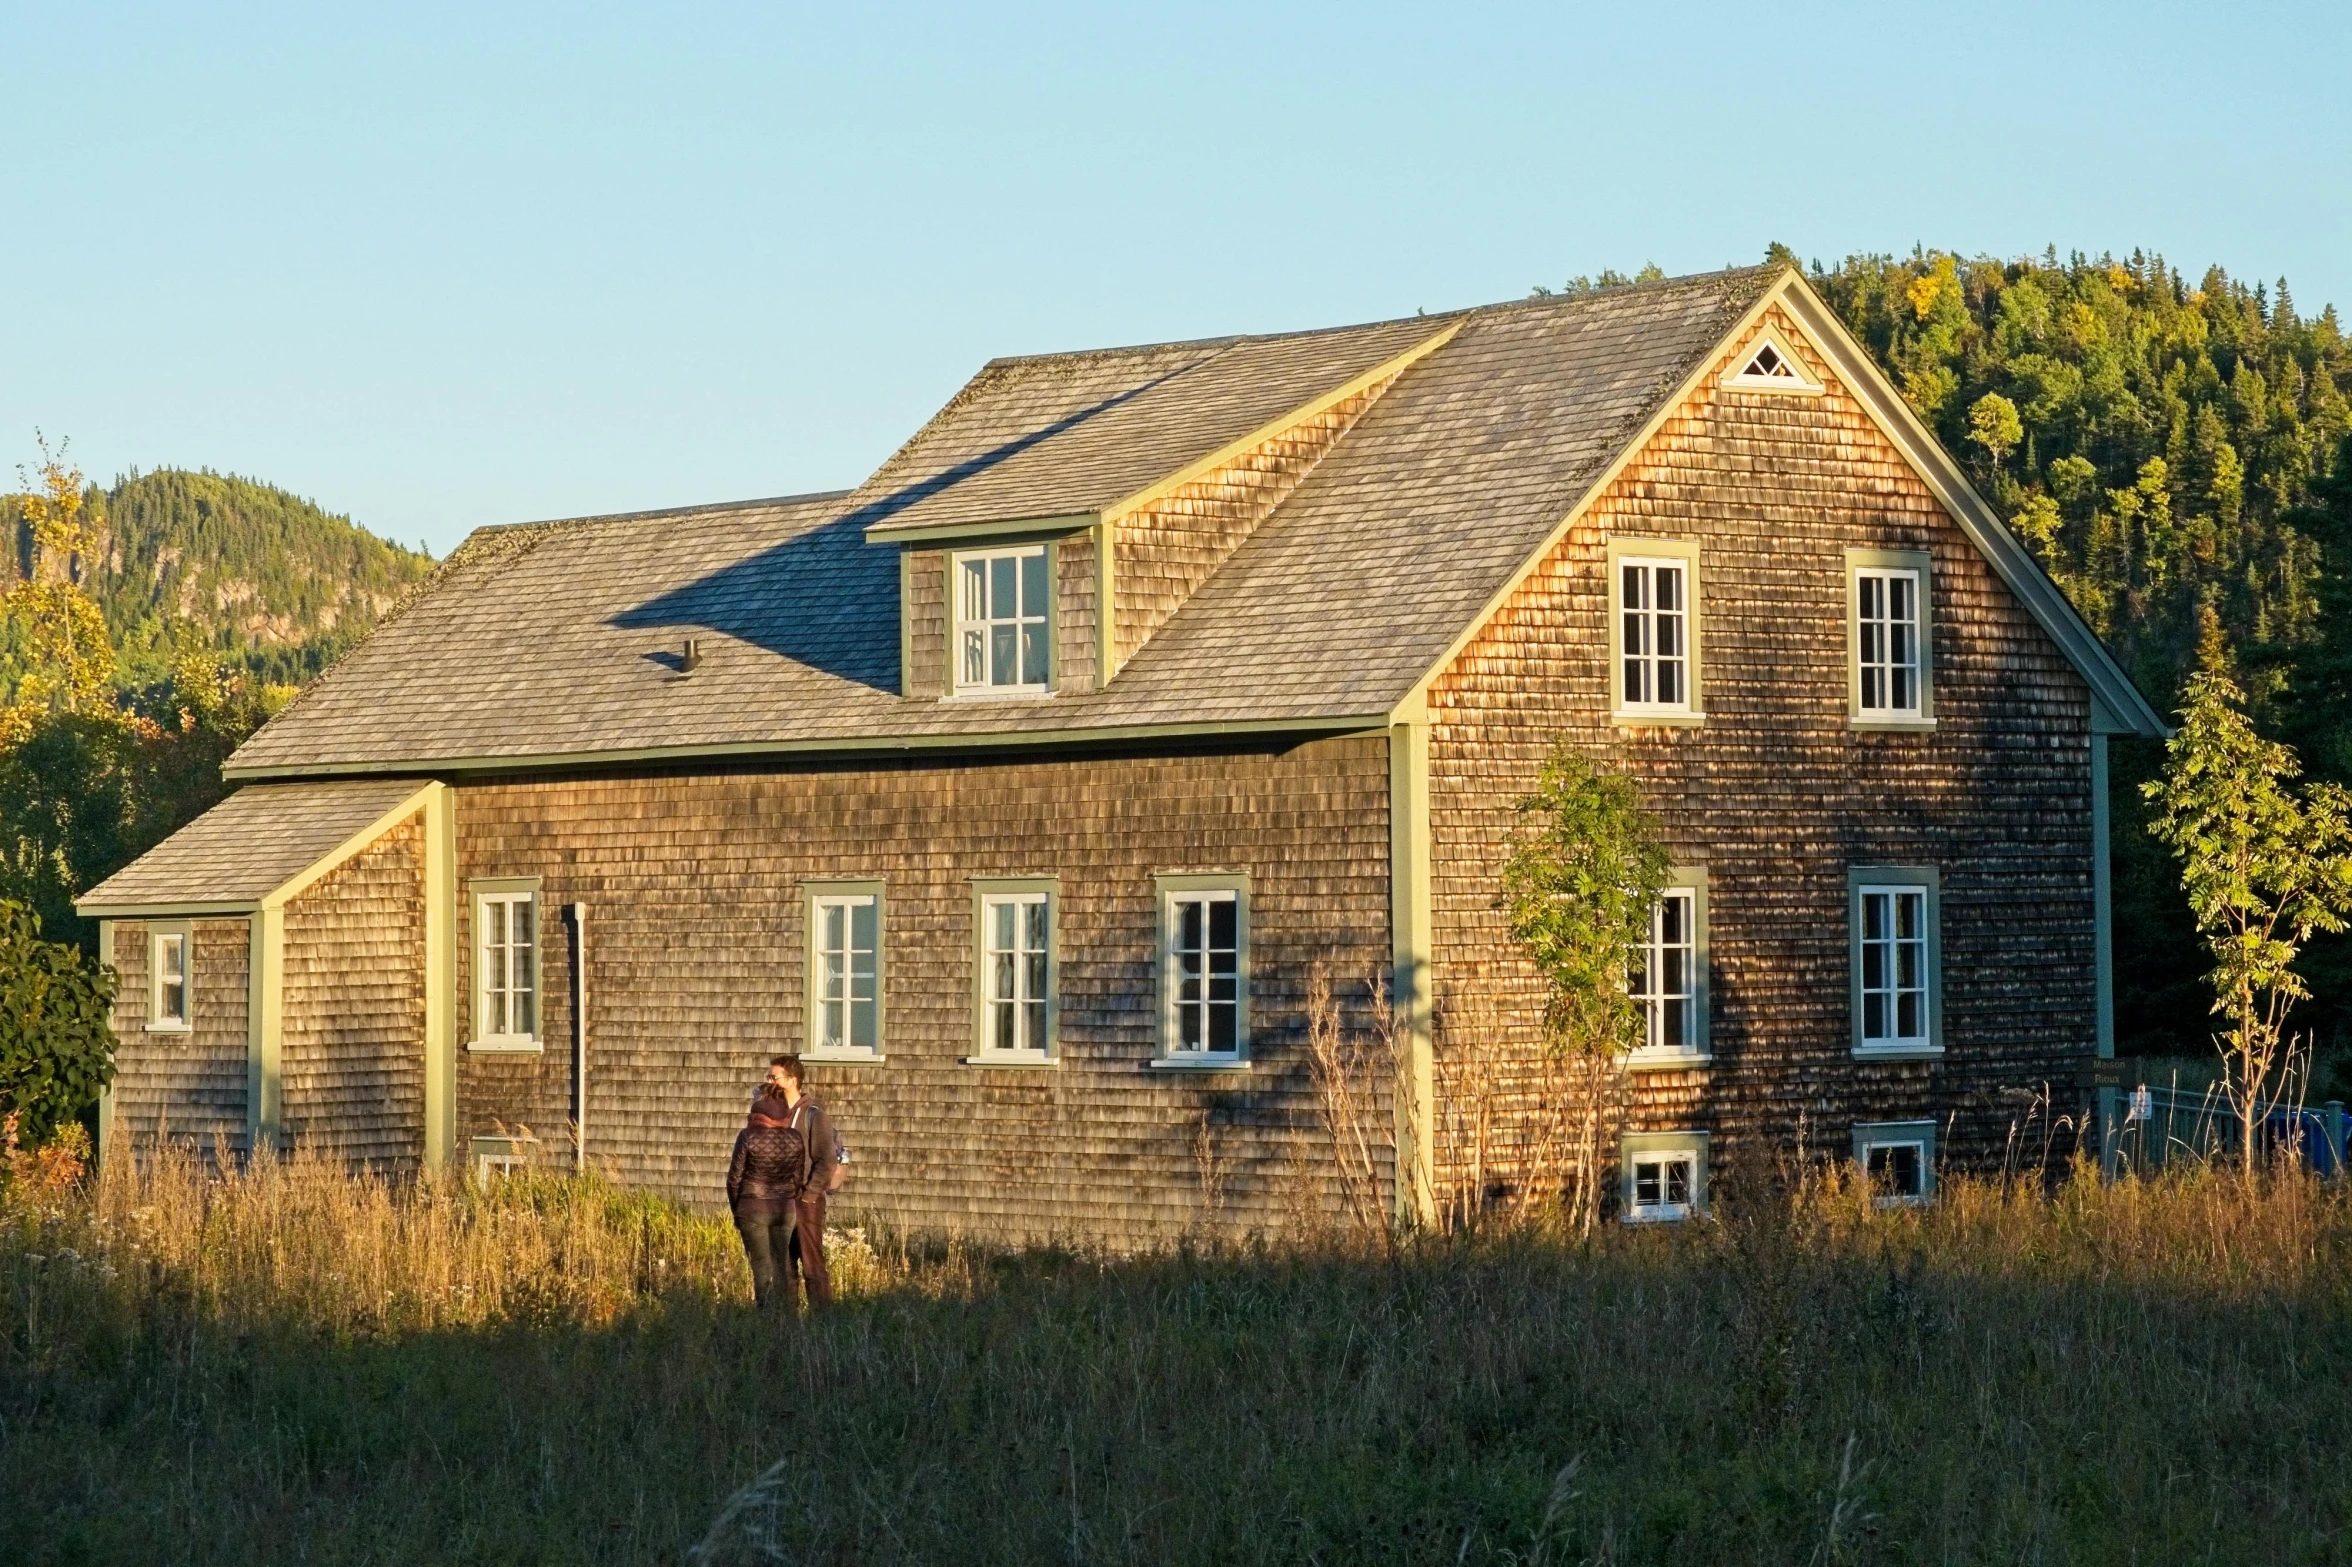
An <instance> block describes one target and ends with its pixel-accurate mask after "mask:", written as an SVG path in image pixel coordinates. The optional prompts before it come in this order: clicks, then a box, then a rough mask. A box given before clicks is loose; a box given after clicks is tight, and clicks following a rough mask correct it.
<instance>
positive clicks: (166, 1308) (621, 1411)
mask: <svg viewBox="0 0 2352 1567" xmlns="http://www.w3.org/2000/svg"><path fill="white" fill-rule="evenodd" d="M2348 1262H2352V1201H2348V1200H2347V1197H2346V1195H2345V1194H2344V1193H2343V1192H2342V1191H2341V1190H2339V1189H2336V1188H2330V1187H2323V1186H2321V1185H2319V1184H2317V1183H2314V1182H2311V1181H2308V1180H2305V1179H2302V1178H2281V1179H2278V1180H2274V1181H2270V1182H2267V1183H2265V1184H2264V1185H2262V1186H2261V1187H2260V1188H2258V1189H2253V1190H2249V1189H2246V1188H2244V1187H2241V1186H2239V1185H2237V1184H2236V1183H2234V1182H2233V1181H2232V1180H2230V1179H2228V1178H2225V1177H2218V1176H2209V1175H2197V1176H2193V1177H2186V1178H2175V1179H2169V1180H2165V1181H2158V1182H2149V1183H2132V1182H2126V1183H2121V1184H2117V1185H2112V1186H2101V1185H2099V1184H2098V1183H2096V1182H2091V1181H2078V1182H2074V1183H2071V1184H2069V1185H2067V1186H2065V1187H2063V1188H2062V1189H2061V1190H2059V1191H2058V1193H2057V1194H2056V1195H2055V1196H2054V1197H2047V1198H2046V1197H2044V1196H2043V1195H2041V1193H2040V1192H2039V1190H2038V1188H2037V1189H2033V1190H2028V1189H2024V1188H2019V1187H2004V1186H2002V1185H1999V1184H1996V1183H1984V1184H1978V1183H1970V1182H1964V1181H1951V1182H1947V1184H1946V1186H1945V1188H1944V1191H1943V1194H1942V1197H1941V1199H1940V1201H1939V1202H1938V1203H1937V1204H1936V1205H1935V1206H1933V1207H1932V1208H1927V1209H1918V1210H1913V1209H1893V1210H1882V1209H1879V1208H1877V1207H1875V1206H1874V1205H1872V1204H1871V1203H1870V1202H1869V1201H1868V1200H1867V1197H1866V1196H1865V1195H1864V1194H1861V1193H1858V1192H1853V1191H1844V1190H1838V1189H1836V1188H1835V1186H1834V1185H1832V1186H1829V1187H1822V1186H1815V1187H1813V1188H1811V1189H1809V1190H1804V1191H1801V1192H1798V1193H1796V1194H1795V1195H1793V1196H1784V1197H1781V1198H1775V1199H1774V1200H1772V1201H1769V1202H1762V1203H1759V1204H1758V1205H1756V1206H1755V1207H1754V1208H1753V1209H1751V1210H1750V1211H1745V1212H1742V1211H1732V1212H1729V1213H1726V1214H1724V1215H1723V1216H1721V1217H1720V1218H1719V1219H1718V1220H1716V1221H1711V1222H1705V1223H1699V1224H1693V1225H1690V1226H1686V1227H1682V1228H1679V1229H1676V1230H1673V1231H1662V1230H1650V1231H1646V1232H1644V1231H1626V1230H1622V1229H1617V1230H1610V1231H1607V1232H1605V1233H1604V1234H1603V1235H1601V1236H1600V1237H1599V1238H1598V1240H1597V1241H1595V1242H1594V1243H1592V1244H1589V1245H1580V1244H1576V1243H1573V1242H1569V1241H1563V1240H1560V1239H1557V1238H1553V1237H1548V1236H1546V1235H1544V1234H1542V1233H1540V1232H1539V1231H1537V1230H1533V1229H1526V1228H1521V1229H1516V1230H1511V1231H1507V1232H1498V1233H1490V1234H1487V1235H1484V1236H1480V1237H1476V1238H1470V1239H1448V1240H1443V1241H1439V1240H1432V1241H1429V1242H1427V1243H1425V1244H1418V1245H1413V1246H1408V1247H1407V1248H1406V1249H1405V1251H1404V1253H1403V1254H1402V1256H1401V1257H1400V1259H1399V1260H1398V1261H1397V1262H1395V1263H1394V1264H1393V1265H1392V1264H1390V1263H1388V1262H1386V1261H1384V1260H1382V1259H1381V1258H1379V1257H1377V1256H1371V1255H1365V1254H1362V1253H1361V1252H1360V1250H1359V1249H1358V1248H1354V1247H1351V1246H1350V1245H1349V1244H1348V1243H1347V1242H1346V1241H1345V1240H1344V1238H1334V1237H1325V1238H1320V1239H1316V1238H1292V1239H1288V1240H1285V1241H1283V1242H1281V1243H1280V1244H1276V1243H1273V1242H1268V1243H1265V1244H1263V1245H1259V1246H1254V1247H1249V1246H1222V1247H1210V1246H1203V1247H1199V1248H1194V1249H1191V1250H1184V1251H1178V1252H1174V1253H1169V1254H1162V1255H1155V1256H1149V1257H1140V1258H1129V1259H1123V1260H1122V1259H1116V1258H1109V1257H1102V1256H1093V1255H1086V1254H1080V1253H1076V1252H1052V1251H1039V1252H1028V1253H1022V1254H1016V1255H991V1254H985V1253H982V1252H979V1251H975V1250H971V1249H967V1248H962V1247H945V1246H943V1247H934V1248H930V1249H921V1250H911V1251H910V1250H907V1249H903V1248H898V1247H894V1246H889V1245H885V1246H883V1247H882V1248H881V1249H880V1250H879V1251H876V1250H875V1249H874V1248H872V1247H870V1246H868V1245H866V1244H864V1243H863V1242H862V1241H861V1240H858V1239H856V1238H854V1237H852V1238H850V1239H848V1240H847V1241H846V1242H845V1245H844V1247H843V1251H842V1254H841V1257H840V1271H841V1274H842V1278H843V1282H844V1284H845V1286H846V1294H847V1297H848V1298H847V1299H846V1301H845V1303H844V1305H843V1306H842V1308H841V1309H839V1310H838V1311H837V1312H835V1313H834V1314H832V1315H830V1316H828V1317H826V1318H823V1319H819V1320H815V1321H793V1320H781V1319H777V1318H774V1317H762V1316H760V1315H757V1314H755V1313H754V1312H752V1311H751V1310H750V1309H749V1307H748V1304H747V1300H746V1295H747V1293H748V1287H747V1278H746V1276H745V1274H744V1272H743V1268H742V1263H741V1260H740V1257H739V1255H738V1252H737V1249H736V1243H735V1239H734V1236H733V1233H732V1231H731V1230H729V1229H727V1228H726V1227H725V1226H724V1225H723V1224H720V1223H716V1222H713V1221H709V1220H704V1219H698V1218H693V1217H690V1216H686V1215H683V1214H680V1213H678V1212H676V1211H674V1210H671V1209H667V1208H664V1207H661V1206H659V1205H657V1204H653V1203H650V1202H647V1201H644V1200H642V1199H637V1198H631V1197H628V1196H625V1195H623V1194H620V1193H617V1192H615V1191H613V1190H611V1189H609V1188H606V1187H603V1186H600V1185H597V1184H594V1183H589V1182H572V1181H554V1180H549V1181H543V1182H542V1181H533V1182H516V1183H512V1184H509V1185H506V1186H504V1187H501V1188H499V1189H497V1190H495V1191H492V1192H489V1193H477V1192H469V1191H466V1190H464V1189H462V1188H432V1187H428V1188H425V1189H422V1190H418V1191H414V1192H409V1193H396V1192H393V1191H390V1190H387V1189H386V1188H384V1187H382V1186H379V1185H373V1184H370V1183H366V1182H361V1181H355V1180H351V1179H347V1178H345V1177H343V1176H341V1175H339V1174H336V1173H335V1172H333V1171H331V1170H328V1169H326V1168H323V1167H319V1166H312V1165H305V1164H296V1165H293V1166H288V1167H277V1168H272V1169H268V1170H265V1171H263V1172H262V1173H260V1174H258V1175H256V1176H253V1177H250V1178H243V1179H238V1180H232V1181H230V1182H227V1183H223V1184H219V1185H207V1184H206V1183H205V1182H204V1181H202V1180H201V1179H200V1178H199V1177H198V1176H197V1175H196V1174H195V1172H193V1171H192V1170H189V1169H186V1168H178V1169H166V1170H163V1171H161V1172H158V1173H156V1174H154V1175H152V1176H150V1177H147V1178H142V1179H140V1180H138V1181H130V1180H115V1181H112V1182H110V1183H109V1184H107V1185H105V1186H104V1187H103V1188H102V1189H101V1190H100V1191H98V1192H97V1193H95V1194H92V1193H90V1192H87V1191H79V1192H72V1193H66V1194H61V1195H56V1196H49V1197H43V1196H40V1195H38V1194H34V1193H30V1192H28V1191H26V1190H23V1189H21V1188H20V1189H19V1190H18V1191H17V1192H16V1193H15V1195H14V1196H12V1197H6V1198H0V1559H5V1560H8V1561H11V1562H23V1563H48V1562H113V1561H155V1562H162V1561H173V1562H180V1561H190V1562H211V1561H219V1562H232V1561H233V1562H241V1563H242V1562H281V1561H282V1562H379V1563H394V1562H499V1563H513V1562H608V1561H609V1562H645V1561H666V1560H678V1559H681V1558H683V1557H685V1556H686V1555H687V1554H688V1553H689V1552H690V1551H692V1550H694V1549H696V1548H697V1547H698V1542H699V1544H700V1545H701V1546H703V1547H704V1548H705V1554H704V1555H703V1556H702V1557H701V1558H700V1559H704V1560H711V1561H727V1562H733V1561H746V1562H748V1561H795V1562H801V1561H807V1562H850V1561H860V1562H866V1561H871V1562H899V1561H906V1562H964V1561H995V1562H1059V1561H1074V1562H1129V1561H1132V1562H1324V1563H1341V1562H1349V1563H1354V1562H1385V1561H1397V1562H1436V1563H1452V1562H1491V1563H1532V1562H1547V1563H1574V1562H1665V1561H1673V1562H1709V1563H1714V1562H1770V1563H1805V1562H1821V1563H1833V1562H1930V1561H1933V1562H2002V1563H2009V1562H2034V1561H2041V1562H2118V1563H2122V1562H2135V1563H2181V1562H2224V1561H2227V1562H2240V1561H2242V1562H2265V1563H2283V1562H2325V1561H2340V1560H2344V1559H2346V1557H2347V1556H2348V1555H2352V1536H2348V1535H2347V1532H2346V1529H2347V1519H2348V1518H2352V1451H2348V1448H2352V1291H2348V1289H2347V1283H2346V1266H2347V1263H2348ZM714 1525H715V1527H714Z"/></svg>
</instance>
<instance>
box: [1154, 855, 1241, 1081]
mask: <svg viewBox="0 0 2352 1567" xmlns="http://www.w3.org/2000/svg"><path fill="white" fill-rule="evenodd" d="M1155 880H1156V882H1157V885H1158V888H1159V895H1160V996H1161V1020H1160V1058H1159V1059H1158V1060H1157V1061H1155V1062H1153V1063H1152V1064H1153V1065H1154V1066H1160V1067H1179V1066H1189V1065H1208V1064H1213V1063H1240V1062H1241V1061H1242V1059H1243V1058H1244V1057H1245V1056H1246V1055H1247V1054H1248V1051H1249V879H1248V878H1247V877H1246V876H1241V875H1235V874H1208V875H1162V876H1159V877H1157V878H1155Z"/></svg>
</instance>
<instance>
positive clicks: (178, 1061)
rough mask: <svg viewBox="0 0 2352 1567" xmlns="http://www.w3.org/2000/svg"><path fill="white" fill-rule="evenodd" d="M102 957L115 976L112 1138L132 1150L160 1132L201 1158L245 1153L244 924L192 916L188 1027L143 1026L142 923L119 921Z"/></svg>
mask: <svg viewBox="0 0 2352 1567" xmlns="http://www.w3.org/2000/svg"><path fill="white" fill-rule="evenodd" d="M113 929H114V951H113V952H112V953H110V954H108V957H109V960H110V961H111V962H112V963H113V964H114V967H115V972H116V973H117V974H118V975H119V976H120V979H121V986H120V989H119V990H118V991H117V992H116V997H115V1005H114V1039H115V1054H114V1087H113V1094H114V1125H115V1135H117V1136H119V1137H120V1138H121V1139H122V1142H123V1145H124V1146H126V1147H129V1148H131V1149H133V1150H134V1151H139V1150H145V1149H151V1148H153V1147H154V1146H155V1144H156V1140H157V1139H158V1138H159V1137H161V1138H163V1139H166V1140H168V1141H171V1142H174V1143H190V1144H193V1145H194V1146H195V1147H196V1148H197V1149H198V1150H199V1151H200V1152H201V1153H202V1154H203V1155H204V1156H205V1157H206V1159H208V1160H210V1159H212V1158H213V1157H214V1156H215V1155H216V1154H217V1153H219V1152H222V1151H225V1152H226V1153H228V1154H229V1155H230V1156H231V1157H236V1156H240V1155H242V1154H243V1153H244V1152H245V1081H246V1079H245V1061H246V1039H247V1030H246V1018H247V1016H248V1013H249V1009H250V1001H251V994H250V989H249V986H248V982H247V975H248V973H249V972H250V969H251V964H252V958H253V948H252V932H251V926H250V924H249V922H248V921H246V920H244V919H243V918H238V919H210V920H197V921H195V922H194V923H193V925H192V926H191V935H192V936H193V940H192V941H191V942H190V943H189V945H190V948H191V951H190V953H189V960H188V983H189V1016H188V1020H189V1023H190V1029H189V1031H188V1032H187V1033H184V1034H181V1033H150V1032H149V1031H148V1029H147V1002H148V995H147V957H148V953H147V926H146V925H145V924H144V923H143V922H141V921H138V920H120V921H117V922H116V923H115V925H114V927H113Z"/></svg>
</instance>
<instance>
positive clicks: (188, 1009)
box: [141, 920, 196, 1034]
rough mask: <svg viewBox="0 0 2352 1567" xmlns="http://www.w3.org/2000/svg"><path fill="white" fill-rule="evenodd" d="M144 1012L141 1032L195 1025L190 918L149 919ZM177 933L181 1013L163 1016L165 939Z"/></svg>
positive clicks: (187, 1028) (193, 940) (192, 923)
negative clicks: (145, 1013)
mask: <svg viewBox="0 0 2352 1567" xmlns="http://www.w3.org/2000/svg"><path fill="white" fill-rule="evenodd" d="M145 925H146V938H147V1016H146V1022H145V1025H144V1027H143V1028H142V1030H141V1031H142V1032H144V1033H149V1034H188V1033H193V1032H195V1028H196V923H195V921H193V920H148V921H146V922H145ZM173 937H177V938H178V940H179V944H180V947H179V950H180V972H179V981H180V1015H179V1017H178V1018H177V1019H176V1020H170V1019H166V1018H165V1016H164V1011H163V949H164V942H165V941H166V940H167V939H169V938H173Z"/></svg>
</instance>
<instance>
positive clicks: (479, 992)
mask: <svg viewBox="0 0 2352 1567" xmlns="http://www.w3.org/2000/svg"><path fill="white" fill-rule="evenodd" d="M538 901H539V900H538V898H537V896H536V895H535V894H532V893H527V892H486V893H480V894H477V895H476V898H475V902H474V908H475V913H476V916H477V927H478V928H477V931H476V934H475V940H474V958H475V981H474V996H475V1001H476V1005H477V1007H478V1009H479V1010H478V1011H477V1013H476V1017H475V1025H474V1026H475V1028H476V1030H477V1031H478V1033H479V1036H480V1038H481V1039H482V1040H486V1041H497V1042H501V1043H523V1042H528V1041H533V1040H536V1039H537V1038H538V1037H539V937H540V929H539V919H538V912H539V911H538ZM523 911H528V913H527V914H524V912H523ZM518 915H522V916H523V917H522V918H518ZM526 922H527V923H528V925H529V926H530V929H529V932H528V933H527V934H521V933H519V931H518V927H519V926H520V925H522V924H524V923H526ZM518 1023H519V1024H521V1025H523V1026H521V1027H517V1026H516V1025H517V1024H518Z"/></svg>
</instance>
